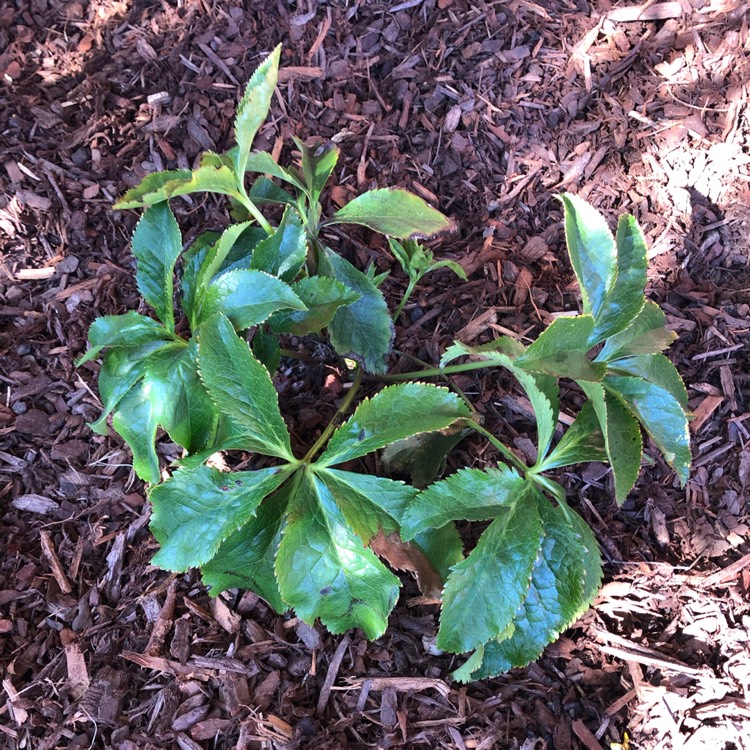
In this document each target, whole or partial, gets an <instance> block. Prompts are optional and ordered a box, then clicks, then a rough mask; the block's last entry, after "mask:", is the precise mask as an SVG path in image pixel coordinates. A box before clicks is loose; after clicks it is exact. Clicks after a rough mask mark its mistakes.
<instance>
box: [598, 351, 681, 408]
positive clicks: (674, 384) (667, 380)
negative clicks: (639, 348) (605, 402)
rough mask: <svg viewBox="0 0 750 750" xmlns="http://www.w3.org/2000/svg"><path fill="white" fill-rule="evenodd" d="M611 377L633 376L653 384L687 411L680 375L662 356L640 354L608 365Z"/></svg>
mask: <svg viewBox="0 0 750 750" xmlns="http://www.w3.org/2000/svg"><path fill="white" fill-rule="evenodd" d="M609 372H610V373H611V374H613V375H634V376H636V377H639V378H643V379H644V380H648V381H649V382H650V383H654V384H655V385H658V386H659V387H661V388H663V389H664V390H665V391H667V392H668V393H670V394H672V396H674V398H675V399H676V400H677V402H678V403H679V404H680V406H681V407H682V408H683V409H685V410H687V408H688V394H687V391H686V390H685V383H683V382H682V378H681V377H680V373H679V372H677V369H676V368H675V366H674V365H673V364H672V363H671V362H670V361H669V360H668V359H667V358H666V357H665V356H664V355H663V354H641V355H638V356H637V357H625V358H624V359H617V360H615V361H614V362H610V363H609Z"/></svg>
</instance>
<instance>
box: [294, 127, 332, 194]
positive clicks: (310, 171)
mask: <svg viewBox="0 0 750 750" xmlns="http://www.w3.org/2000/svg"><path fill="white" fill-rule="evenodd" d="M294 142H295V143H296V144H297V148H298V149H299V150H300V153H301V154H302V174H303V175H304V178H305V183H306V184H307V189H308V195H309V196H310V203H312V204H316V203H317V202H318V200H319V199H320V194H321V193H322V192H323V188H324V187H325V184H326V182H328V178H329V177H330V176H331V173H332V172H333V169H334V167H335V166H336V162H337V161H338V158H339V150H338V149H337V148H336V146H334V145H333V144H332V143H326V142H325V141H320V142H318V143H316V144H314V145H313V146H308V145H306V144H305V143H303V142H302V141H300V140H299V139H298V138H295V139H294Z"/></svg>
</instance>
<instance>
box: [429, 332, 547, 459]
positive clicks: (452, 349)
mask: <svg viewBox="0 0 750 750" xmlns="http://www.w3.org/2000/svg"><path fill="white" fill-rule="evenodd" d="M548 330H549V329H548ZM542 335H544V334H542ZM540 338H541V337H540ZM525 351H528V350H525V349H524V348H523V346H522V345H521V344H519V343H518V342H517V341H515V340H514V339H511V338H509V337H508V336H502V337H501V338H499V339H496V340H495V341H491V342H489V343H488V344H483V345H482V346H476V347H472V346H467V345H466V344H462V343H461V342H460V341H455V342H454V343H453V344H452V345H451V346H449V347H448V349H446V350H445V354H443V356H442V357H441V359H440V366H441V367H445V366H446V364H447V363H448V362H451V361H452V360H454V359H456V358H457V357H459V356H462V355H469V356H472V357H474V358H475V359H480V360H485V361H486V362H492V363H494V364H497V365H499V366H501V367H504V368H506V369H507V370H509V371H510V372H511V373H512V374H513V376H514V377H515V378H516V380H518V382H519V383H520V384H521V386H522V388H523V389H524V391H526V395H527V396H528V397H529V401H531V405H532V407H533V408H534V414H535V416H536V425H537V444H538V456H539V460H541V459H542V458H543V457H544V456H545V455H546V453H547V451H548V450H549V446H550V443H551V442H552V436H553V435H554V432H555V425H556V424H557V416H558V411H559V404H558V402H559V388H558V385H557V380H556V379H555V378H554V377H553V376H551V375H547V374H545V373H540V372H533V373H532V372H527V371H526V370H524V369H522V367H519V366H518V364H517V363H518V362H519V360H520V358H521V356H522V355H523V354H524V352H525Z"/></svg>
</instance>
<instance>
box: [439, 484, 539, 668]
mask: <svg viewBox="0 0 750 750" xmlns="http://www.w3.org/2000/svg"><path fill="white" fill-rule="evenodd" d="M532 492H533V490H531V489H528V488H524V489H522V490H521V491H520V492H519V493H518V494H517V495H516V496H515V499H510V500H509V501H508V503H507V505H506V507H505V508H504V510H503V512H501V514H500V515H498V516H497V518H495V520H494V521H493V522H492V523H491V524H490V525H489V526H488V527H487V529H486V530H485V531H484V533H483V534H482V536H481V537H480V538H479V542H478V543H477V546H476V547H475V548H474V550H473V551H472V552H471V554H470V555H469V556H468V557H467V558H466V559H465V560H463V561H462V562H460V563H458V565H456V566H455V567H454V568H453V570H452V571H451V574H450V576H448V580H447V582H446V584H445V590H444V592H443V608H442V610H441V613H440V629H439V630H438V637H437V645H438V648H441V649H443V650H444V651H450V652H452V653H457V654H458V653H464V652H466V651H471V650H472V649H474V648H476V647H477V646H479V645H481V644H482V643H485V642H486V641H488V640H491V639H493V638H497V637H498V636H499V635H501V634H502V633H503V631H505V629H506V628H507V627H508V626H509V625H510V624H511V623H512V621H513V616H514V614H515V612H516V610H517V609H518V607H519V606H520V605H521V604H522V603H523V601H524V599H525V598H526V596H527V592H528V589H529V580H530V578H531V571H532V568H533V567H534V562H535V560H536V558H537V555H538V554H539V547H540V544H541V542H542V535H543V534H542V522H541V520H540V517H539V511H538V509H537V503H536V502H535V501H534V498H533V497H532Z"/></svg>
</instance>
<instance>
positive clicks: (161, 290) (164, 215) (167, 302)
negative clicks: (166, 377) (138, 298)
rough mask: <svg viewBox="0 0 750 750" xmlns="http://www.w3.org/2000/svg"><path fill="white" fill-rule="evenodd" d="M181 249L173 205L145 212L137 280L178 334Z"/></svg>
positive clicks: (138, 236)
mask: <svg viewBox="0 0 750 750" xmlns="http://www.w3.org/2000/svg"><path fill="white" fill-rule="evenodd" d="M181 250H182V237H181V235H180V228H179V227H178V226H177V220H176V219H175V218H174V214H173V213H172V211H171V210H170V208H169V204H167V203H158V204H157V205H155V206H152V207H151V208H149V209H147V210H146V211H144V213H143V216H142V217H141V220H140V221H139V222H138V226H136V228H135V232H134V233H133V242H132V252H133V256H134V257H135V259H136V261H137V265H138V270H137V271H136V275H135V278H136V282H137V283H138V289H139V291H140V293H141V294H142V295H143V299H145V300H146V302H148V304H149V305H151V307H153V308H154V310H155V311H156V315H157V316H158V318H159V320H161V322H162V323H164V325H165V326H166V328H167V330H169V331H170V332H173V331H174V307H173V305H174V303H173V301H172V296H173V275H174V264H175V263H176V261H177V258H178V256H179V255H180V252H181Z"/></svg>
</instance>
